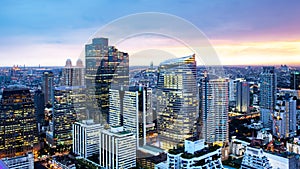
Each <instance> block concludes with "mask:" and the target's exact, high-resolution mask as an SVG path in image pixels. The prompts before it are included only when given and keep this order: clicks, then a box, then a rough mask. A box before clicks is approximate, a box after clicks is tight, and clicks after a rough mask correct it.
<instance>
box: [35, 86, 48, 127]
mask: <svg viewBox="0 0 300 169" xmlns="http://www.w3.org/2000/svg"><path fill="white" fill-rule="evenodd" d="M34 107H35V114H36V121H37V123H38V130H40V129H41V126H43V125H45V95H44V93H43V92H42V91H41V90H37V91H35V92H34Z"/></svg>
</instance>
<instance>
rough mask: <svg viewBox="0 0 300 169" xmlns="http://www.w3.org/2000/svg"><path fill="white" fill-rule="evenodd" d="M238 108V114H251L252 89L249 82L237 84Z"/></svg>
mask: <svg viewBox="0 0 300 169" xmlns="http://www.w3.org/2000/svg"><path fill="white" fill-rule="evenodd" d="M236 87H237V89H236V108H237V111H238V112H241V113H249V106H250V87H249V83H248V82H237V84H236Z"/></svg>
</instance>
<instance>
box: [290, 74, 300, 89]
mask: <svg viewBox="0 0 300 169" xmlns="http://www.w3.org/2000/svg"><path fill="white" fill-rule="evenodd" d="M290 81H291V84H290V88H291V89H294V90H300V72H299V71H292V72H291V80H290Z"/></svg>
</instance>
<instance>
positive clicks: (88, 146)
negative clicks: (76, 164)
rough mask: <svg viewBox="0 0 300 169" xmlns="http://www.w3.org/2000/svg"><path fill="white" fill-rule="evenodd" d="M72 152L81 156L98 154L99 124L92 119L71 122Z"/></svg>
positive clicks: (86, 156) (100, 127)
mask: <svg viewBox="0 0 300 169" xmlns="http://www.w3.org/2000/svg"><path fill="white" fill-rule="evenodd" d="M72 128H73V130H72V132H73V134H72V136H73V144H72V146H73V152H74V153H75V154H77V155H79V156H81V157H83V158H88V157H91V156H92V155H94V154H99V138H100V130H101V129H102V128H103V127H102V126H101V125H100V124H95V123H94V121H93V120H83V121H82V122H75V123H74V124H73V127H72Z"/></svg>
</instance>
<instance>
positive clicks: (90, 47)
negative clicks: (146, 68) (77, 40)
mask: <svg viewBox="0 0 300 169" xmlns="http://www.w3.org/2000/svg"><path fill="white" fill-rule="evenodd" d="M85 59H86V60H85V63H86V76H85V77H86V86H87V93H88V96H89V98H88V99H89V100H90V101H89V103H91V104H90V105H89V106H88V109H89V111H90V112H91V113H93V115H92V116H94V117H93V119H95V120H96V121H98V122H101V123H104V124H106V123H109V89H111V88H112V89H118V90H120V89H124V90H126V89H128V85H129V56H128V54H127V53H124V52H120V51H118V50H117V49H116V48H115V47H114V46H108V39H107V38H94V39H92V43H91V44H87V45H86V46H85ZM95 103H97V104H95Z"/></svg>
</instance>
